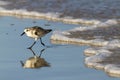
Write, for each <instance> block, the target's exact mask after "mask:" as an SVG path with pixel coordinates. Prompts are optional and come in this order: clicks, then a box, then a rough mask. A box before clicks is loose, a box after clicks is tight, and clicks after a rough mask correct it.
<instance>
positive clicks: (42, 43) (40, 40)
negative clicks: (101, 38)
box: [40, 38, 45, 46]
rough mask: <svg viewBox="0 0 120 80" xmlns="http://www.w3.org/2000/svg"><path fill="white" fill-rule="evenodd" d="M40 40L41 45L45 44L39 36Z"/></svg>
mask: <svg viewBox="0 0 120 80" xmlns="http://www.w3.org/2000/svg"><path fill="white" fill-rule="evenodd" d="M40 42H41V44H42V45H43V46H45V44H44V43H43V42H42V39H41V38H40Z"/></svg>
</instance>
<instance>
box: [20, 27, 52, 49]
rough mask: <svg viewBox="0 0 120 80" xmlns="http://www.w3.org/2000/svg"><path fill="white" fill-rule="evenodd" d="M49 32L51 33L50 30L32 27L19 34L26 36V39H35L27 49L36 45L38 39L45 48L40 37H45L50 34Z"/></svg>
mask: <svg viewBox="0 0 120 80" xmlns="http://www.w3.org/2000/svg"><path fill="white" fill-rule="evenodd" d="M51 31H52V29H43V28H41V27H39V26H33V27H28V28H25V29H24V32H23V33H22V34H21V36H22V35H24V34H26V35H27V36H28V37H30V38H33V39H35V41H34V43H33V44H32V45H31V46H30V47H29V49H30V48H32V47H33V46H34V45H35V44H36V41H37V40H38V39H40V42H41V44H42V45H43V46H45V44H44V43H43V42H42V39H41V37H43V36H45V35H46V34H47V33H49V32H51Z"/></svg>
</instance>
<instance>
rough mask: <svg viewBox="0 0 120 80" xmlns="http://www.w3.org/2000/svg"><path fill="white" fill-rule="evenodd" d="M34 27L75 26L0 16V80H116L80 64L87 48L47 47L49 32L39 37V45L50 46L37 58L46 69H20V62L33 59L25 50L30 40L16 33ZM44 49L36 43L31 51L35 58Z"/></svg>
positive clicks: (30, 53)
mask: <svg viewBox="0 0 120 80" xmlns="http://www.w3.org/2000/svg"><path fill="white" fill-rule="evenodd" d="M46 24H47V25H46ZM48 24H49V25H48ZM35 25H38V26H42V27H43V28H51V29H53V30H68V29H72V28H73V27H77V26H78V25H70V24H64V23H61V22H51V21H46V20H39V19H38V20H37V19H36V20H35V19H20V18H15V17H0V80H9V79H11V80H17V79H20V80H40V79H42V80H48V79H49V80H80V79H81V80H96V79H97V80H118V79H117V78H111V77H109V76H107V75H106V74H105V73H104V72H102V71H99V70H95V69H89V68H87V67H86V66H85V65H84V59H85V56H84V54H83V51H84V50H85V49H86V48H87V46H83V45H79V46H78V45H66V44H57V45H56V44H51V43H50V36H51V34H52V33H50V34H48V35H46V36H45V37H44V38H43V42H44V43H45V44H46V45H47V46H50V47H49V48H46V49H45V51H44V52H43V53H42V55H41V57H42V58H44V59H45V60H46V61H47V62H48V63H49V64H50V67H41V68H39V69H25V68H23V67H22V66H21V64H20V61H21V60H22V61H25V60H27V59H28V58H29V57H32V56H33V54H32V52H31V51H30V50H28V49H27V47H29V46H30V45H31V44H32V43H33V39H30V38H28V37H26V36H22V37H21V36H20V34H21V33H22V32H23V30H24V28H25V27H31V26H35ZM44 48H45V47H43V46H42V45H41V44H40V42H39V41H38V42H37V44H36V45H35V46H34V47H33V51H34V52H35V53H36V54H37V55H39V53H40V51H41V50H42V49H44Z"/></svg>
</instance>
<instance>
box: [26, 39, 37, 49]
mask: <svg viewBox="0 0 120 80" xmlns="http://www.w3.org/2000/svg"><path fill="white" fill-rule="evenodd" d="M35 43H36V41H35V42H34V43H33V44H32V45H31V46H30V47H29V48H28V49H31V48H32V47H33V46H34V45H35Z"/></svg>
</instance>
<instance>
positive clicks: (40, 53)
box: [39, 48, 45, 57]
mask: <svg viewBox="0 0 120 80" xmlns="http://www.w3.org/2000/svg"><path fill="white" fill-rule="evenodd" d="M43 51H45V48H44V49H42V50H41V51H40V55H39V57H41V55H42V53H43Z"/></svg>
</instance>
